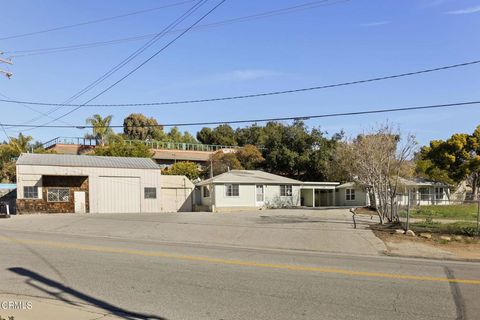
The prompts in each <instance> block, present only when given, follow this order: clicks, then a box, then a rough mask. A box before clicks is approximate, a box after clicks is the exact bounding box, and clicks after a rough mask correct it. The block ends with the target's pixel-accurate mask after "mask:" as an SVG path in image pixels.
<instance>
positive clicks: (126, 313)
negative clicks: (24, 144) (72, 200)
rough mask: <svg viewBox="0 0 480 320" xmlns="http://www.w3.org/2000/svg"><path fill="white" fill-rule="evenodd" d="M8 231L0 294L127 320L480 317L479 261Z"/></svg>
mask: <svg viewBox="0 0 480 320" xmlns="http://www.w3.org/2000/svg"><path fill="white" fill-rule="evenodd" d="M5 226H6V224H4V225H2V228H0V270H2V271H1V272H0V294H3V295H5V294H10V295H12V297H14V296H15V295H16V294H20V295H25V296H35V297H46V298H55V299H61V300H64V301H66V302H67V303H72V304H79V305H81V304H90V305H94V306H97V307H100V308H102V309H104V310H105V311H106V313H111V314H115V315H117V316H118V317H119V318H121V319H242V320H244V319H479V318H480V304H479V303H478V301H479V300H478V299H479V297H480V264H478V263H477V264H476V263H462V262H447V261H434V260H421V259H405V258H394V257H382V256H378V255H354V254H348V253H342V254H335V253H331V252H319V251H301V250H287V249H271V248H268V249H261V248H256V249H252V248H240V247H237V246H230V245H226V244H219V245H214V244H201V243H197V244H192V243H190V244H180V243H178V242H172V243H169V242H168V241H166V240H165V239H164V240H163V241H158V240H155V239H153V240H147V239H136V238H135V239H134V238H128V237H127V236H126V237H125V238H124V239H122V238H120V237H115V238H113V237H103V236H101V235H98V236H94V235H78V234H75V235H74V234H68V233H60V232H48V231H35V230H7V228H5ZM34 310H35V309H32V312H34Z"/></svg>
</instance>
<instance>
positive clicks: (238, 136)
mask: <svg viewBox="0 0 480 320" xmlns="http://www.w3.org/2000/svg"><path fill="white" fill-rule="evenodd" d="M263 139H264V131H263V127H261V126H259V125H257V124H253V125H251V126H248V127H245V128H237V129H236V130H235V140H236V141H237V144H238V145H239V146H245V145H247V144H251V145H257V146H258V145H261V144H262V141H263Z"/></svg>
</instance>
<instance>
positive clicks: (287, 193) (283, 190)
mask: <svg viewBox="0 0 480 320" xmlns="http://www.w3.org/2000/svg"><path fill="white" fill-rule="evenodd" d="M292 194H293V193H292V186H289V185H281V186H280V197H291V196H292Z"/></svg>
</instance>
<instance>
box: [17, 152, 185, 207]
mask: <svg viewBox="0 0 480 320" xmlns="http://www.w3.org/2000/svg"><path fill="white" fill-rule="evenodd" d="M177 180H178V181H181V180H182V179H181V177H180V178H178V179H177ZM187 180H188V179H187ZM168 181H169V183H168V187H169V190H170V191H168V192H167V193H168V194H172V193H173V194H174V195H175V199H172V198H171V196H170V197H167V198H164V200H163V201H171V202H172V203H173V204H171V203H165V204H164V203H162V202H163V201H162V176H161V171H160V168H159V167H158V164H157V163H155V161H153V160H152V159H149V158H126V157H100V156H89V155H81V156H79V155H66V154H62V155H58V154H22V155H21V156H20V157H19V159H18V160H17V213H30V212H32V213H33V212H35V213H39V212H40V213H41V212H45V213H83V212H93V213H122V212H162V211H166V210H165V209H167V208H168V209H167V210H168V211H178V210H181V209H182V206H183V207H185V202H187V203H188V201H191V193H192V190H193V184H191V182H190V185H191V186H190V185H188V183H186V182H183V181H182V183H181V184H180V185H178V188H179V189H181V190H182V192H180V195H179V196H177V192H176V191H175V192H174V191H171V189H175V187H176V185H175V180H172V178H168ZM188 187H190V190H188ZM178 197H180V198H178ZM179 199H180V200H179ZM187 207H188V205H187ZM164 208H165V209H164Z"/></svg>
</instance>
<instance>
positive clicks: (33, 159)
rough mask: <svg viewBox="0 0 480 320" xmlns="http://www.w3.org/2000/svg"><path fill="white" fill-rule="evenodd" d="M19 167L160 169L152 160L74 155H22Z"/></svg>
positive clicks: (18, 162) (18, 163) (19, 159)
mask: <svg viewBox="0 0 480 320" xmlns="http://www.w3.org/2000/svg"><path fill="white" fill-rule="evenodd" d="M17 165H32V166H57V167H97V168H123V169H159V166H158V164H157V163H156V162H155V161H153V160H152V159H150V158H130V157H103V156H89V155H72V154H39V153H22V154H21V155H20V157H19V158H18V160H17Z"/></svg>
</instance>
